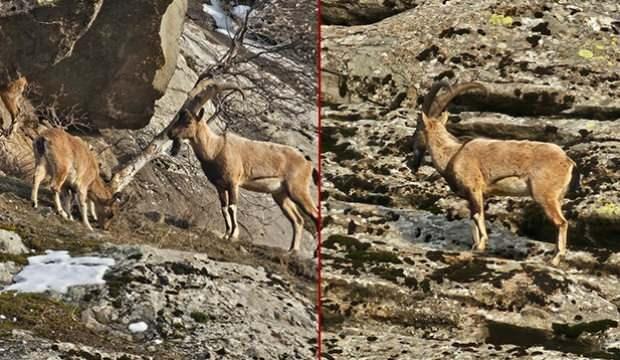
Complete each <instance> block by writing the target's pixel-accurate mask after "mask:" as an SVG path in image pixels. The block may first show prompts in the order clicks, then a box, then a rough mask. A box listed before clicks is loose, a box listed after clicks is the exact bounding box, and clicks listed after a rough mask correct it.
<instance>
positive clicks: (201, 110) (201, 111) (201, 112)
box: [197, 108, 205, 121]
mask: <svg viewBox="0 0 620 360" xmlns="http://www.w3.org/2000/svg"><path fill="white" fill-rule="evenodd" d="M204 116H205V109H204V108H201V109H200V111H199V112H198V117H197V119H198V121H201V120H202V118H203V117H204Z"/></svg>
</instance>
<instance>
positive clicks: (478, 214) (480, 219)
mask: <svg viewBox="0 0 620 360" xmlns="http://www.w3.org/2000/svg"><path fill="white" fill-rule="evenodd" d="M469 209H470V212H471V218H472V221H473V226H472V233H473V234H472V235H473V240H474V246H473V250H478V251H484V250H486V247H487V240H488V238H489V236H488V235H487V228H486V224H485V223H484V200H483V197H482V191H480V190H472V191H471V193H470V195H469Z"/></svg>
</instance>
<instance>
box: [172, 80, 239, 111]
mask: <svg viewBox="0 0 620 360" xmlns="http://www.w3.org/2000/svg"><path fill="white" fill-rule="evenodd" d="M223 90H233V91H238V92H240V93H241V95H242V96H243V98H244V99H245V93H244V92H243V90H242V89H241V88H240V87H239V86H237V85H232V84H226V83H222V82H218V81H216V80H214V79H204V80H201V81H200V82H198V84H196V86H194V88H193V89H192V90H191V91H190V92H189V95H188V101H187V103H186V105H185V106H184V108H185V109H187V110H189V111H191V112H192V113H194V114H196V113H197V112H198V110H200V108H202V107H203V106H204V104H205V103H206V102H207V101H208V100H209V99H211V98H212V97H213V96H215V94H217V93H219V92H221V91H223Z"/></svg>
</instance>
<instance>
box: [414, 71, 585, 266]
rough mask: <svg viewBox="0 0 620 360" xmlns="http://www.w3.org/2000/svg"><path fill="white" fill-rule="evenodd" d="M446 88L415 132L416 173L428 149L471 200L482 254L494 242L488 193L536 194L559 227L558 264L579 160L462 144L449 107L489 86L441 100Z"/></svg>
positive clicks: (516, 147) (485, 142)
mask: <svg viewBox="0 0 620 360" xmlns="http://www.w3.org/2000/svg"><path fill="white" fill-rule="evenodd" d="M442 87H448V88H449V84H448V83H447V82H439V83H435V84H433V86H432V88H431V90H430V92H429V94H428V95H427V96H426V98H425V101H424V105H423V108H422V116H421V118H419V119H418V123H417V126H416V132H415V134H414V170H417V168H418V167H419V165H420V163H421V161H422V157H423V156H424V153H425V151H426V148H427V147H428V150H429V151H430V155H431V158H432V160H433V165H434V166H435V168H436V169H437V171H439V173H440V174H441V175H442V176H443V177H444V178H445V179H446V181H447V182H448V184H449V185H450V188H451V189H452V190H453V191H455V192H456V193H457V194H458V195H459V196H461V197H463V198H465V199H467V200H468V201H469V206H470V210H471V217H472V219H473V226H472V234H473V240H474V248H475V249H477V250H479V251H484V250H485V248H486V242H487V239H488V236H487V231H486V226H485V223H484V202H483V201H484V200H483V199H484V195H503V196H531V197H532V198H533V199H534V200H535V201H536V202H537V203H538V204H540V205H541V206H542V208H543V209H544V211H545V214H546V215H547V216H548V217H549V219H550V220H551V222H552V223H553V224H554V225H555V226H556V227H557V228H558V245H557V253H556V255H555V256H554V257H553V260H552V264H553V265H558V264H559V262H560V259H561V258H562V257H563V256H564V255H565V254H566V237H567V231H568V222H567V221H566V219H565V218H564V216H563V215H562V209H561V201H562V199H563V198H564V195H565V194H566V192H567V190H568V189H569V187H570V188H576V187H577V186H578V185H579V173H578V172H577V169H576V165H575V162H574V161H573V160H571V159H570V158H569V157H568V156H567V155H566V153H565V152H564V151H563V150H562V149H561V148H560V147H559V146H557V145H554V144H549V143H543V142H536V141H515V140H505V141H504V140H491V139H483V138H476V139H473V140H471V141H469V142H466V143H461V142H459V141H458V140H457V139H456V138H455V137H454V136H452V135H451V134H450V133H449V132H448V131H447V129H446V122H447V121H448V113H447V112H444V109H445V108H446V107H447V106H448V104H449V102H450V101H451V100H452V99H453V98H454V97H456V96H457V95H459V94H460V93H463V92H465V91H467V90H470V89H479V90H485V88H484V86H483V85H482V84H479V83H465V84H461V85H457V86H455V87H453V88H451V89H450V88H449V90H448V92H447V93H446V94H444V96H442V97H437V99H436V100H435V95H436V94H437V92H438V91H439V90H440V89H441V88H442ZM485 91H486V90H485Z"/></svg>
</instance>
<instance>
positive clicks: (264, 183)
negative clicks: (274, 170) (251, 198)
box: [241, 178, 284, 194]
mask: <svg viewBox="0 0 620 360" xmlns="http://www.w3.org/2000/svg"><path fill="white" fill-rule="evenodd" d="M283 185H284V184H283V182H282V179H280V178H264V179H258V180H249V181H246V182H245V183H243V184H242V185H241V187H242V188H244V189H246V190H250V191H255V192H262V193H269V194H273V193H277V192H279V191H281V190H282V189H283V187H284V186H283Z"/></svg>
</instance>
